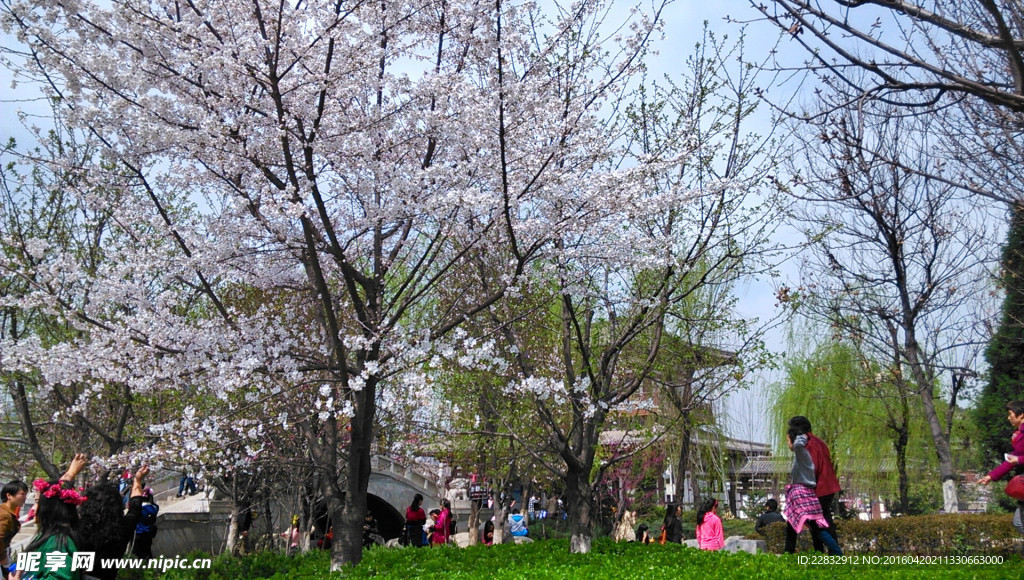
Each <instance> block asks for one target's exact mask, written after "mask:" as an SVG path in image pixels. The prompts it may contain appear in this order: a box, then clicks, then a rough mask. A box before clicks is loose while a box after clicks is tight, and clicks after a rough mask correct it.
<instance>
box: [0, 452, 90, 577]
mask: <svg viewBox="0 0 1024 580" xmlns="http://www.w3.org/2000/svg"><path fill="white" fill-rule="evenodd" d="M86 463H88V461H87V459H86V457H85V455H83V454H81V453H79V454H77V455H75V457H74V459H72V460H71V466H70V467H68V470H67V471H66V472H65V473H64V475H62V476H61V477H60V479H58V480H56V481H46V480H43V479H37V480H35V481H34V482H32V487H33V489H35V490H36V491H37V492H39V503H38V508H37V509H36V535H35V536H33V537H32V539H31V540H30V541H29V543H28V546H26V547H25V555H26V558H25V561H26V562H32V563H33V566H34V567H35V571H32V572H30V573H31V578H32V579H33V580H81V577H82V575H81V572H79V571H78V570H75V569H73V568H75V566H74V565H73V562H72V558H73V557H74V554H75V553H76V552H77V551H78V543H79V542H78V531H77V530H78V506H79V505H81V504H82V503H83V502H85V498H84V497H82V496H81V495H80V494H79V493H78V491H77V490H76V489H75V488H74V487H72V485H73V482H74V480H75V478H76V477H77V476H78V474H79V472H81V471H82V469H83V468H84V467H85V465H86ZM24 573H25V570H21V569H18V570H17V571H15V572H14V573H13V574H11V575H10V578H11V579H12V580H21V578H22V574H24Z"/></svg>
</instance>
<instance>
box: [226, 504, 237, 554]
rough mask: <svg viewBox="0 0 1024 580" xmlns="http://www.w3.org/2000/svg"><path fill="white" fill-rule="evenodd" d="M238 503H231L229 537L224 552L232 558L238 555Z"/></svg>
mask: <svg viewBox="0 0 1024 580" xmlns="http://www.w3.org/2000/svg"><path fill="white" fill-rule="evenodd" d="M237 547H238V503H237V502H234V501H232V502H231V518H230V519H229V520H228V537H227V541H226V542H225V546H224V551H225V552H227V553H228V554H231V555H232V556H237V555H238V550H237Z"/></svg>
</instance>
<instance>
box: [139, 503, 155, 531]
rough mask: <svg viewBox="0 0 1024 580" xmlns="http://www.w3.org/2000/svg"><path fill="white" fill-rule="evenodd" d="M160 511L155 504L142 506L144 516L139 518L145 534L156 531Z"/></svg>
mask: <svg viewBox="0 0 1024 580" xmlns="http://www.w3.org/2000/svg"><path fill="white" fill-rule="evenodd" d="M159 511H160V508H159V507H157V506H156V505H154V504H151V503H146V504H142V516H141V517H139V526H138V527H141V528H143V529H142V530H139V531H143V532H148V531H152V530H154V529H156V514H157V512H159Z"/></svg>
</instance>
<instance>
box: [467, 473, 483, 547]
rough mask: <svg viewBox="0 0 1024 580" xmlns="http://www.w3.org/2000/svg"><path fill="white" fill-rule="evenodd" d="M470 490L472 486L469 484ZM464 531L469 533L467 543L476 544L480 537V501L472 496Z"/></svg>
mask: <svg viewBox="0 0 1024 580" xmlns="http://www.w3.org/2000/svg"><path fill="white" fill-rule="evenodd" d="M472 492H473V486H472V485H470V493H472ZM466 532H468V533H469V544H468V545H470V546H475V545H477V543H478V541H477V540H479V539H480V501H479V500H476V499H472V497H471V498H470V501H469V523H467V524H466Z"/></svg>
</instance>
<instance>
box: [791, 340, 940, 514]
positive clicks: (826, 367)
mask: <svg viewBox="0 0 1024 580" xmlns="http://www.w3.org/2000/svg"><path fill="white" fill-rule="evenodd" d="M785 370H786V374H785V378H784V380H783V381H782V382H780V383H777V384H776V385H773V393H772V395H771V396H772V427H773V430H774V440H775V444H776V447H777V449H778V450H779V452H780V453H781V454H783V455H787V454H788V453H789V451H788V449H787V448H786V429H787V426H788V421H789V418H790V417H793V416H794V415H805V416H806V417H807V418H808V419H810V421H811V425H812V426H813V427H814V433H815V434H816V435H817V436H819V437H821V438H822V439H823V440H824V441H826V442H827V443H828V444H829V446H830V448H831V451H832V461H833V463H834V464H835V467H836V470H837V473H838V474H839V475H840V477H841V479H842V480H843V481H844V483H845V482H846V481H850V482H851V486H850V487H851V489H850V490H849V491H852V492H853V493H856V494H859V495H866V496H867V497H870V498H877V497H878V496H880V495H881V496H885V497H889V498H894V499H895V497H894V496H895V495H896V494H897V489H896V488H897V485H898V474H897V472H896V465H897V464H896V459H897V456H896V448H895V441H896V439H897V436H898V432H897V431H895V430H894V426H895V427H903V426H906V428H907V429H908V430H909V433H908V441H907V447H906V458H907V459H906V460H907V471H908V474H909V477H908V480H909V482H910V483H911V485H913V482H915V481H924V480H925V479H926V478H925V477H924V472H925V471H927V470H928V469H929V467H930V466H931V465H932V463H933V462H934V455H935V454H934V452H933V451H932V448H931V439H930V435H929V431H928V427H927V424H926V422H925V420H924V417H923V413H922V412H921V410H920V407H919V406H918V405H917V404H916V398H915V397H916V395H909V394H908V393H907V392H906V391H905V390H901V388H900V386H898V385H897V384H895V383H896V382H897V380H896V379H894V378H893V377H894V376H898V372H893V371H892V370H891V369H888V368H885V367H884V366H883V365H880V364H878V363H876V362H874V361H871V360H870V359H867V358H866V357H865V356H864V355H863V353H861V352H859V351H858V350H857V348H856V347H855V346H853V345H850V344H848V343H845V342H826V343H823V344H820V345H817V346H816V347H814V348H813V350H811V351H810V354H802V353H798V354H796V355H794V356H792V357H791V358H790V360H789V361H788V362H787V363H786V365H785ZM935 480H936V481H938V478H935ZM936 488H937V489H938V483H936ZM918 491H919V492H921V493H918V494H917V495H916V496H914V494H913V493H911V494H909V495H908V503H910V504H911V506H913V505H915V500H914V497H916V498H917V499H916V505H917V506H918V508H919V509H923V508H922V505H923V503H922V500H924V499H925V498H926V497H928V498H931V497H933V496H930V495H928V494H925V493H923V490H918ZM911 496H914V497H911ZM935 497H937V498H939V499H940V500H941V497H942V494H941V490H939V491H938V492H937V496H935ZM891 503H892V505H894V506H896V505H898V501H892V502H891ZM918 513H920V512H918Z"/></svg>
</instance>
